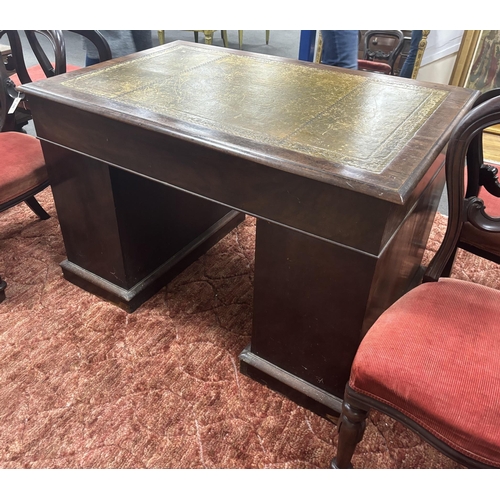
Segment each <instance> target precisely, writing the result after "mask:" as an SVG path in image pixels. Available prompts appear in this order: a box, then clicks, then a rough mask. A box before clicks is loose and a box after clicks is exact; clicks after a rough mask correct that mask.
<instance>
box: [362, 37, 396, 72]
mask: <svg viewBox="0 0 500 500" xmlns="http://www.w3.org/2000/svg"><path fill="white" fill-rule="evenodd" d="M404 39H405V37H404V34H403V32H402V31H401V30H369V31H367V32H366V33H365V36H364V38H363V59H365V60H367V61H375V62H376V61H378V62H385V63H387V64H388V65H389V66H390V67H391V74H393V73H394V64H395V62H396V59H397V58H398V56H399V54H400V53H401V51H402V50H403V45H404Z"/></svg>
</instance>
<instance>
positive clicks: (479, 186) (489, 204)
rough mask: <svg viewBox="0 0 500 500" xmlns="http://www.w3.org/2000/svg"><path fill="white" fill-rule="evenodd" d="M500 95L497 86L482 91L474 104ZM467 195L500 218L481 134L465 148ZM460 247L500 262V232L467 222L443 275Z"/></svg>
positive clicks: (497, 185)
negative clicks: (486, 230) (486, 231)
mask: <svg viewBox="0 0 500 500" xmlns="http://www.w3.org/2000/svg"><path fill="white" fill-rule="evenodd" d="M499 95H500V88H497V89H492V90H489V91H487V92H484V93H483V94H481V96H480V97H479V98H478V99H477V101H476V103H475V105H476V106H477V105H479V104H481V103H482V102H485V101H487V100H489V99H491V98H492V97H495V96H499ZM466 180H467V189H466V193H465V197H466V198H471V197H473V196H478V197H479V198H481V199H482V200H483V202H484V205H485V210H486V213H488V214H489V215H490V216H492V217H500V182H499V180H498V168H497V167H495V166H493V165H489V164H487V163H484V154H483V134H478V135H476V136H475V137H474V138H473V139H472V141H471V144H470V146H469V149H468V151H467V169H466ZM458 248H462V249H464V250H466V251H467V252H470V253H473V254H475V255H479V256H480V257H483V258H485V259H489V260H491V261H493V262H495V263H497V264H500V234H499V233H493V232H492V233H487V234H485V233H484V231H481V230H480V229H478V228H476V227H475V226H474V224H472V223H471V222H469V221H466V222H465V223H464V225H463V227H462V230H461V231H460V235H459V238H458V240H457V244H456V246H455V248H454V250H453V252H452V254H451V256H450V259H449V260H448V262H447V264H446V267H445V270H444V272H443V276H449V275H450V273H451V270H452V267H453V262H454V260H455V256H456V251H457V249H458Z"/></svg>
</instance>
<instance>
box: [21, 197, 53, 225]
mask: <svg viewBox="0 0 500 500" xmlns="http://www.w3.org/2000/svg"><path fill="white" fill-rule="evenodd" d="M24 201H25V202H26V205H28V207H30V208H31V210H33V212H35V214H36V215H38V217H40V219H42V220H46V219H50V215H49V214H48V213H47V212H46V211H45V210H44V209H43V208H42V206H41V205H40V203H38V201H37V200H36V198H35V197H34V196H32V197H31V198H28V199H27V200H24Z"/></svg>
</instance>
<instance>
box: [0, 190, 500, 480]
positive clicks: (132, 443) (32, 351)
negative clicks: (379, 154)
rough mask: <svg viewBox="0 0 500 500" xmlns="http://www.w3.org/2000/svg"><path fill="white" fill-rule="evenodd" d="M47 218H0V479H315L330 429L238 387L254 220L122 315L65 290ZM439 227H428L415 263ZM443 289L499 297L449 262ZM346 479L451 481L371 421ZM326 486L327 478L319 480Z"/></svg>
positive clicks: (496, 279) (391, 426)
mask: <svg viewBox="0 0 500 500" xmlns="http://www.w3.org/2000/svg"><path fill="white" fill-rule="evenodd" d="M38 198H39V200H40V202H41V203H42V205H44V207H45V208H46V209H47V210H48V212H49V213H50V214H51V215H52V216H53V217H52V218H51V219H49V220H48V221H39V220H38V219H37V218H36V216H35V215H34V214H33V213H32V212H31V211H30V210H29V209H28V208H27V207H25V206H24V205H21V206H19V207H16V208H14V209H11V210H9V211H7V212H3V213H1V214H0V274H1V275H2V277H3V278H5V280H6V281H7V282H8V288H7V300H6V301H5V302H3V303H2V304H0V467H1V468H29V467H31V468H325V467H328V466H329V462H330V459H331V458H332V456H333V455H334V454H335V447H336V439H337V437H336V427H335V426H334V425H333V424H332V423H330V422H328V421H325V420H323V419H322V418H320V417H318V416H316V415H315V414H313V413H311V412H309V411H308V410H305V409H303V408H301V407H299V406H297V405H296V404H294V403H292V402H290V401H289V400H287V399H286V398H284V397H282V396H281V395H279V394H277V393H274V392H272V391H271V390H269V389H267V388H265V387H263V386H261V385H259V384H258V383H256V382H254V381H252V380H250V379H248V378H246V377H245V376H243V375H241V374H240V373H239V368H238V366H239V364H238V355H239V353H240V352H241V350H242V349H243V348H244V347H245V346H246V345H247V344H248V343H249V341H250V331H251V324H250V321H251V308H252V279H253V249H254V229H255V226H254V220H253V219H252V218H247V220H246V221H245V223H243V224H242V225H241V226H240V227H238V228H237V229H235V230H234V231H233V232H232V233H231V234H230V235H228V236H227V237H226V238H225V239H224V240H222V241H221V242H220V243H219V244H218V245H217V246H216V247H215V248H213V249H212V251H210V252H209V253H208V254H206V255H205V256H203V257H202V258H200V259H199V260H198V261H197V262H196V263H195V264H193V265H192V266H191V267H190V268H189V269H187V270H186V271H185V272H184V273H182V274H181V275H180V276H179V277H178V278H177V279H175V280H174V281H173V282H172V283H171V284H170V285H169V286H168V287H167V288H166V289H163V290H162V291H161V292H160V293H158V294H157V295H156V296H155V297H153V298H152V299H151V300H149V301H148V302H147V303H146V304H145V305H143V306H142V307H141V308H139V309H138V310H137V311H136V312H135V313H133V314H126V313H125V312H123V311H122V310H120V309H118V308H116V307H115V306H113V305H111V304H108V303H106V302H104V301H102V300H100V299H98V298H96V297H94V296H92V295H90V294H88V293H86V292H84V291H82V290H80V289H79V288H77V287H75V286H73V285H71V284H70V283H68V282H66V281H65V280H64V279H63V278H62V273H61V270H60V268H59V262H60V261H61V260H63V258H64V247H63V244H62V239H61V235H60V232H59V226H58V222H57V218H56V214H55V210H54V206H53V202H52V197H51V193H50V190H46V191H45V192H44V193H42V195H40V196H39V197H38ZM445 223H446V218H445V217H443V216H441V215H438V216H437V218H436V222H435V224H434V229H433V233H432V235H431V240H430V243H429V249H428V250H429V251H428V252H427V254H426V259H428V258H429V257H430V255H431V254H432V252H433V251H435V249H436V248H437V246H438V244H439V241H440V239H441V237H442V235H443V231H444V226H445ZM456 276H457V277H459V278H462V279H467V280H473V281H477V282H480V283H486V284H489V285H491V286H499V285H500V267H499V266H495V265H493V264H491V263H489V262H487V261H483V260H482V259H479V258H477V257H473V256H469V255H467V254H465V253H461V254H460V256H459V261H458V263H457V266H456ZM354 465H355V466H356V467H365V468H373V467H384V468H387V467H390V468H454V467H458V466H457V464H455V463H454V462H452V461H451V460H449V459H447V458H445V457H443V456H442V455H441V454H439V453H438V452H436V451H434V449H433V448H432V447H430V446H429V445H427V444H425V443H423V442H422V441H421V440H420V439H419V438H417V437H416V436H415V435H414V434H412V433H411V432H410V431H408V430H406V429H405V428H403V427H402V426H401V425H399V424H397V423H395V422H394V421H392V420H391V419H389V418H387V417H385V416H382V415H380V414H373V415H372V416H371V418H370V422H369V425H368V427H367V431H366V434H365V439H364V441H363V442H362V444H361V445H360V447H359V451H358V452H357V454H356V455H355V457H354ZM332 473H333V472H332Z"/></svg>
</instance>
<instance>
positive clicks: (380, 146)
mask: <svg viewBox="0 0 500 500" xmlns="http://www.w3.org/2000/svg"><path fill="white" fill-rule="evenodd" d="M138 75H140V78H138ZM64 85H66V86H67V87H70V88H72V89H75V90H78V91H80V92H84V93H88V94H90V95H93V96H98V97H105V98H106V99H110V100H113V101H115V102H119V103H123V104H128V105H133V106H135V107H138V108H145V109H149V110H151V111H155V112H157V113H160V114H162V115H165V116H168V117H170V118H175V119H178V120H183V121H187V122H190V123H193V124H197V125H202V126H204V127H207V128H210V129H216V130H219V131H222V132H226V133H228V134H231V135H237V136H239V137H243V138H246V139H252V140H255V141H258V142H259V143H264V144H270V145H273V146H279V147H281V148H285V149H289V150H292V151H297V152H302V153H306V154H308V155H311V156H315V157H318V158H324V159H326V160H329V161H332V162H335V163H340V164H342V165H344V166H350V167H355V168H360V169H363V170H371V171H374V172H380V171H382V170H383V169H384V167H385V166H386V165H388V164H389V162H390V161H391V159H393V158H394V157H395V156H397V154H398V153H399V152H400V150H401V149H402V147H403V146H405V145H406V143H407V142H408V140H409V139H410V138H411V137H412V136H413V135H414V134H415V132H416V131H417V130H418V129H419V128H420V127H421V126H422V125H423V124H424V123H425V122H426V121H427V119H428V118H429V117H430V116H431V115H432V113H434V111H435V110H436V108H437V107H438V106H439V105H440V104H441V102H442V101H443V99H444V98H445V97H446V95H447V94H448V91H446V90H437V89H433V88H425V87H423V88H422V87H415V86H414V85H409V84H408V81H406V80H403V79H398V81H397V82H394V83H393V84H392V85H390V86H388V85H387V84H386V82H385V81H381V80H373V79H367V78H364V76H363V75H353V74H350V73H347V74H346V73H342V72H331V71H322V70H321V68H311V67H309V66H306V67H304V66H299V65H296V64H290V63H287V62H276V61H274V60H266V59H262V60H261V59H255V58H252V57H248V56H246V55H245V53H243V52H242V53H241V55H239V54H238V55H236V54H234V53H225V52H222V53H221V52H209V53H207V52H206V51H205V50H203V49H202V48H199V47H197V46H188V47H186V46H174V47H170V48H168V49H167V50H166V51H163V52H155V53H153V54H151V55H148V56H146V57H143V58H141V59H135V60H132V61H128V62H123V63H120V64H117V65H116V66H112V67H110V68H106V69H102V70H98V71H95V72H93V73H90V74H86V75H82V76H79V77H76V78H74V79H71V80H69V81H67V82H65V84H64Z"/></svg>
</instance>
